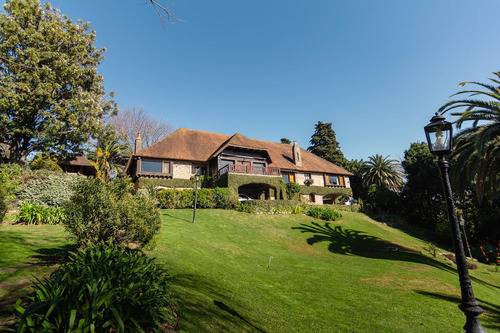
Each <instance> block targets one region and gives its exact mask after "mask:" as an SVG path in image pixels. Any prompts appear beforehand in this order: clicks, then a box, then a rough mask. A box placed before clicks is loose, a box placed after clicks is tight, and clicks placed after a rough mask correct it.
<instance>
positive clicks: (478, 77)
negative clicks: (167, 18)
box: [51, 0, 500, 160]
mask: <svg viewBox="0 0 500 333" xmlns="http://www.w3.org/2000/svg"><path fill="white" fill-rule="evenodd" d="M51 3H52V4H53V5H54V7H56V8H59V9H60V10H61V13H63V14H67V15H68V16H69V17H71V18H74V19H77V18H82V19H83V20H84V21H88V22H90V23H91V27H92V29H94V30H96V33H97V45H98V46H105V47H106V48H107V51H106V53H105V57H106V59H105V60H104V61H103V63H102V65H101V66H100V67H99V71H100V73H101V74H102V75H103V76H104V78H105V85H106V88H107V89H108V90H110V91H111V90H113V91H116V101H117V102H118V104H119V106H120V107H122V108H123V107H128V106H133V105H135V106H140V107H143V108H145V109H146V110H148V111H149V112H150V113H151V114H152V115H153V116H155V117H157V118H162V119H164V120H166V121H168V122H170V123H171V124H172V125H173V126H174V127H176V128H178V127H186V128H191V129H198V130H205V131H211V132H218V133H225V134H234V133H236V132H240V133H242V134H243V135H246V136H248V137H251V138H256V139H262V140H269V141H279V140H280V138H282V137H286V138H289V139H291V140H297V141H298V143H299V145H300V146H301V147H303V148H307V147H308V146H309V140H310V137H311V135H312V134H313V132H314V125H315V124H316V123H317V121H323V122H332V123H333V129H334V130H335V132H336V136H337V140H338V141H339V143H340V146H341V149H342V151H343V152H344V155H345V156H346V157H347V158H349V159H352V158H356V159H365V160H366V159H367V158H368V156H370V155H374V154H382V155H384V156H385V155H390V156H391V157H392V158H395V159H401V158H402V157H403V154H404V150H405V149H408V147H409V146H410V143H412V142H416V141H423V140H424V133H423V127H424V126H425V125H426V124H427V123H428V121H429V119H430V118H431V117H432V115H433V114H434V112H435V111H436V110H437V109H438V108H439V107H440V106H441V105H442V104H444V103H446V102H447V101H449V100H450V99H449V96H450V95H451V94H453V93H455V92H457V91H458V90H459V87H458V84H459V83H460V82H462V81H482V82H486V80H487V78H488V77H491V72H493V71H498V70H500V66H499V65H500V64H499V60H500V43H499V40H498V13H500V1H498V0H475V1H470V0H419V1H402V0H391V1H389V0H387V1H386V0H382V1H373V0H343V1H340V0H337V1H331V0H329V1H327V0H311V1H295V0H253V1H241V0H213V1H193V0H175V2H174V1H171V2H170V3H171V4H172V5H173V7H172V8H173V10H174V11H175V12H176V14H177V16H178V17H179V18H181V19H182V20H183V21H182V22H177V23H175V24H171V25H166V26H162V24H161V22H160V20H159V19H158V17H157V16H156V14H155V12H154V10H153V8H152V7H151V6H146V5H144V2H143V1H142V0H106V1H102V0H56V1H51ZM495 22H497V24H495Z"/></svg>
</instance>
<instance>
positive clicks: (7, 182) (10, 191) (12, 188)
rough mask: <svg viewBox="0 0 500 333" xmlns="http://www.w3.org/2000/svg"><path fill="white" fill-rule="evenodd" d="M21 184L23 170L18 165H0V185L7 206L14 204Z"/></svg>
mask: <svg viewBox="0 0 500 333" xmlns="http://www.w3.org/2000/svg"><path fill="white" fill-rule="evenodd" d="M22 182H23V168H22V167H21V166H20V165H19V164H0V184H2V186H3V189H4V191H5V201H6V202H7V204H9V203H12V202H14V200H15V199H16V197H17V194H18V192H19V191H20V189H21V188H20V184H21V183H22Z"/></svg>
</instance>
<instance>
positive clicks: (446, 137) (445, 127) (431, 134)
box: [424, 113, 453, 155]
mask: <svg viewBox="0 0 500 333" xmlns="http://www.w3.org/2000/svg"><path fill="white" fill-rule="evenodd" d="M445 119H446V118H445V117H443V116H442V115H440V114H438V113H436V115H435V116H434V117H432V119H431V122H430V123H429V124H428V125H427V126H425V127H424V130H425V136H426V138H427V144H428V145H429V149H430V151H431V153H433V154H436V155H446V154H449V153H450V152H451V147H452V139H453V131H452V126H451V123H450V122H448V121H446V120H445Z"/></svg>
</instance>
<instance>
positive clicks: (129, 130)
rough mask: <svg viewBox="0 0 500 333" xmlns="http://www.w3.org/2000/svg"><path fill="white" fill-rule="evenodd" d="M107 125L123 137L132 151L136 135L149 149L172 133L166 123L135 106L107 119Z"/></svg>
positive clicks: (171, 128) (171, 129) (170, 126)
mask: <svg viewBox="0 0 500 333" xmlns="http://www.w3.org/2000/svg"><path fill="white" fill-rule="evenodd" d="M109 123H110V124H111V125H112V126H113V127H114V128H115V130H116V131H117V132H118V133H119V134H121V135H122V136H123V137H124V140H125V142H126V143H127V144H128V145H129V146H130V147H131V149H132V150H133V149H134V145H135V139H136V138H137V134H138V133H140V134H141V138H142V142H143V143H144V144H145V146H146V147H149V146H151V145H152V144H153V143H155V142H157V141H159V140H160V139H162V138H163V137H164V136H166V135H168V134H170V133H172V131H173V127H172V125H170V124H169V123H168V122H166V121H164V120H161V119H156V118H153V117H152V116H151V115H150V114H149V113H148V112H147V111H146V110H145V109H143V108H141V107H135V106H133V107H131V108H123V109H122V110H120V111H119V112H118V114H117V115H114V116H112V117H111V118H110V119H109Z"/></svg>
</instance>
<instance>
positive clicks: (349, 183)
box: [344, 176, 351, 188]
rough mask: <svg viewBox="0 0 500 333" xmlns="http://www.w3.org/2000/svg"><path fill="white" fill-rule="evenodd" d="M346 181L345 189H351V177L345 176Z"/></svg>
mask: <svg viewBox="0 0 500 333" xmlns="http://www.w3.org/2000/svg"><path fill="white" fill-rule="evenodd" d="M344 180H345V187H347V188H351V181H350V180H349V177H348V176H345V177H344Z"/></svg>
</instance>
